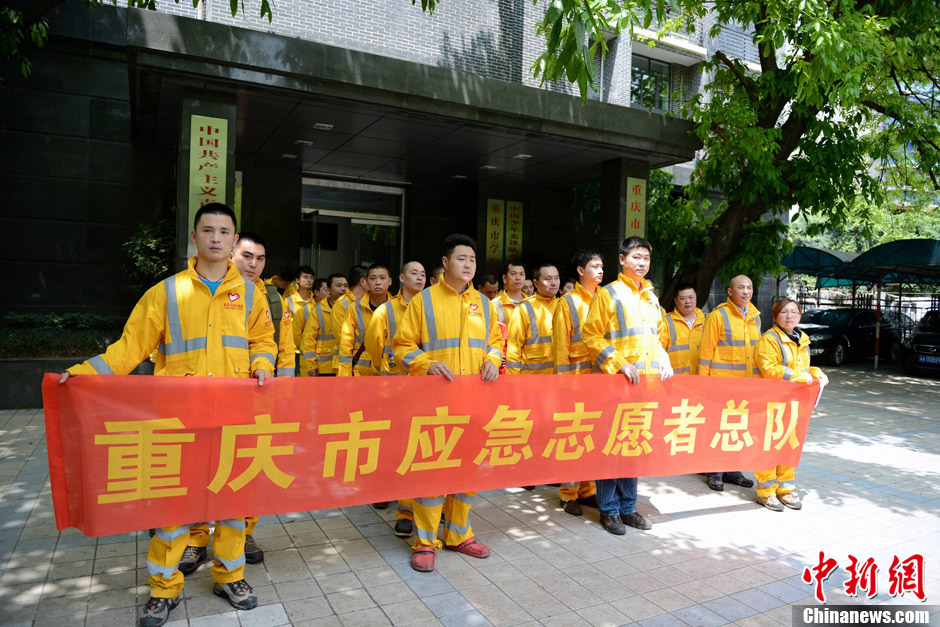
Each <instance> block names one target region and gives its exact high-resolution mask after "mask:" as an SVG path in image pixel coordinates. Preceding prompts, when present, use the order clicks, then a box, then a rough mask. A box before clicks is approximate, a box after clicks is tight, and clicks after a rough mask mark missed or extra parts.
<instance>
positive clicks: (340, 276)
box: [326, 272, 346, 287]
mask: <svg viewBox="0 0 940 627" xmlns="http://www.w3.org/2000/svg"><path fill="white" fill-rule="evenodd" d="M345 278H346V275H345V274H340V273H339V272H334V273H333V274H331V275H330V276H328V277H326V284H327V285H329V286H330V287H333V279H345Z"/></svg>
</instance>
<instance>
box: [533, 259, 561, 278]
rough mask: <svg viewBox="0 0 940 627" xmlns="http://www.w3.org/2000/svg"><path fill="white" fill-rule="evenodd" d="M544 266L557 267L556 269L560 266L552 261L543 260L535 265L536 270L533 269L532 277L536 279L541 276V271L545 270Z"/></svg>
mask: <svg viewBox="0 0 940 627" xmlns="http://www.w3.org/2000/svg"><path fill="white" fill-rule="evenodd" d="M544 268H555V269H556V270H557V269H558V266H556V265H555V264H553V263H551V262H550V261H543V262H542V263H540V264H539V265H537V266H535V269H534V270H532V279H533V280H535V279H537V278H539V277H540V276H541V274H540V273H541V272H542V270H543V269H544Z"/></svg>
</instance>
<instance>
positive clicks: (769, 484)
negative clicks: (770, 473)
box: [757, 479, 777, 488]
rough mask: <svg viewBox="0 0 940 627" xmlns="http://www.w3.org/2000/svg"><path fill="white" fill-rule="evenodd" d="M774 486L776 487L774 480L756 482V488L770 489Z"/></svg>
mask: <svg viewBox="0 0 940 627" xmlns="http://www.w3.org/2000/svg"><path fill="white" fill-rule="evenodd" d="M775 485H777V480H776V479H771V480H770V481H758V482H757V487H758V488H772V487H774V486H775Z"/></svg>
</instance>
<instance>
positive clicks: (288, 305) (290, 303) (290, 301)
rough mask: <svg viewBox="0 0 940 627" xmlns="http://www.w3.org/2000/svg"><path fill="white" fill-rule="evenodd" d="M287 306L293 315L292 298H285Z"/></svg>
mask: <svg viewBox="0 0 940 627" xmlns="http://www.w3.org/2000/svg"><path fill="white" fill-rule="evenodd" d="M287 308H288V309H290V313H291V315H292V316H293V315H294V313H296V312H295V311H294V299H293V298H288V299H287Z"/></svg>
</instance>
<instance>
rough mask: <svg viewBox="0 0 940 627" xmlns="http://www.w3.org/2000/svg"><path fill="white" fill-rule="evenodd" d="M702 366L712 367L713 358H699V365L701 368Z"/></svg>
mask: <svg viewBox="0 0 940 627" xmlns="http://www.w3.org/2000/svg"><path fill="white" fill-rule="evenodd" d="M702 366H705V367H706V368H711V367H712V360H711V359H699V360H698V367H699V368H701V367H702Z"/></svg>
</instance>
